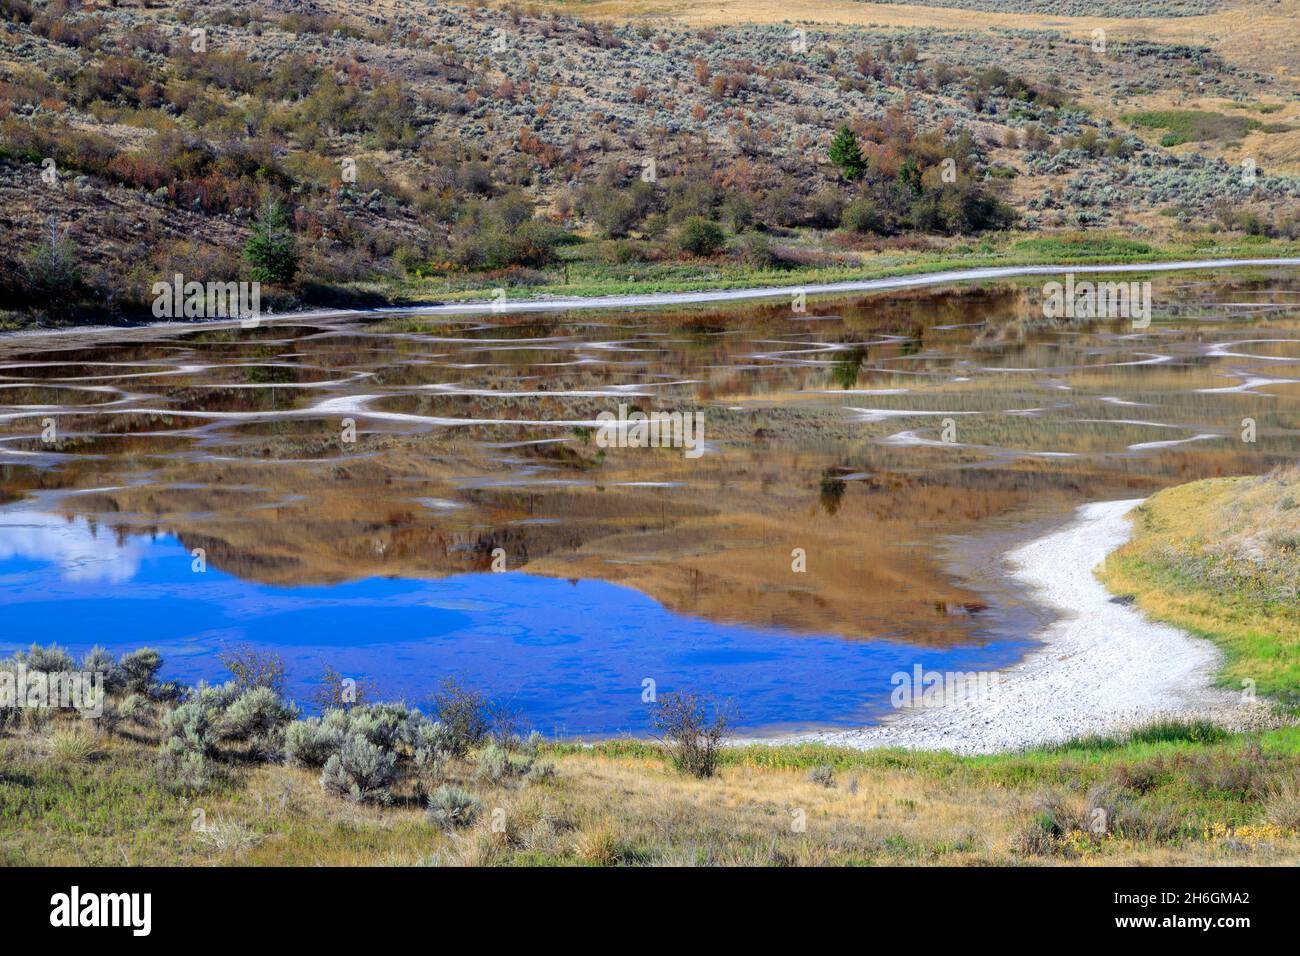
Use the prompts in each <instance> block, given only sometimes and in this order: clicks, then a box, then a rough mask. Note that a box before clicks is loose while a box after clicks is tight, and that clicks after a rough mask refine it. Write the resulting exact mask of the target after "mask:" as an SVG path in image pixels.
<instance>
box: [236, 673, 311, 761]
mask: <svg viewBox="0 0 1300 956" xmlns="http://www.w3.org/2000/svg"><path fill="white" fill-rule="evenodd" d="M296 716H297V711H295V710H294V708H293V707H292V706H290V705H289V704H287V703H285V701H283V700H281V699H280V697H279V695H278V694H276V692H275V691H273V690H271V689H270V688H269V687H261V686H259V687H254V688H253V689H252V690H247V691H245V692H244V693H242V694H240V695H239V696H238V697H237V698H235V700H234V701H233V702H232V703H231V704H230V706H229V707H228V708H227V709H226V712H225V714H224V715H223V717H222V719H221V736H222V737H223V738H224V739H226V740H246V741H249V742H251V743H252V744H253V745H254V747H255V748H256V749H257V750H259V751H261V752H262V753H267V754H269V753H274V752H275V751H278V750H279V749H281V748H282V747H283V745H284V728H285V725H286V724H288V723H289V722H290V721H292V720H293V719H294V717H296Z"/></svg>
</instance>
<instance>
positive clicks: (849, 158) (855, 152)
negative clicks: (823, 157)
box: [830, 123, 867, 179]
mask: <svg viewBox="0 0 1300 956" xmlns="http://www.w3.org/2000/svg"><path fill="white" fill-rule="evenodd" d="M830 158H831V162H832V163H834V164H835V165H836V166H838V167H839V168H840V172H841V173H842V174H843V175H844V178H845V179H857V178H858V177H859V176H861V175H862V174H863V173H864V172H866V169H867V162H866V160H864V159H863V158H862V150H861V148H859V146H858V137H857V136H856V135H854V133H853V130H851V129H849V127H848V124H847V123H846V124H843V125H841V126H840V128H839V129H838V130H837V131H836V133H835V138H834V139H833V140H831V150H830Z"/></svg>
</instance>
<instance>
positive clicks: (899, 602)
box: [0, 276, 1300, 643]
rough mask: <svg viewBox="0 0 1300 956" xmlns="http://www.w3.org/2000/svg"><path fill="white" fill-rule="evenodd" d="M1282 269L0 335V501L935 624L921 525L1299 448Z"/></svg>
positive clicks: (660, 592)
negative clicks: (674, 428)
mask: <svg viewBox="0 0 1300 956" xmlns="http://www.w3.org/2000/svg"><path fill="white" fill-rule="evenodd" d="M1293 285H1294V282H1293V280H1287V281H1286V282H1283V283H1281V285H1280V287H1279V283H1278V282H1276V281H1274V282H1271V283H1270V282H1265V281H1258V280H1256V281H1248V280H1245V279H1242V278H1239V277H1238V278H1234V279H1233V280H1232V281H1231V282H1230V283H1219V284H1210V283H1207V282H1205V281H1201V280H1195V279H1189V278H1187V277H1185V276H1184V277H1178V278H1176V279H1172V278H1165V279H1157V280H1156V283H1155V288H1154V295H1153V300H1154V302H1155V304H1156V312H1157V315H1156V319H1155V321H1154V322H1153V324H1152V326H1151V327H1150V328H1149V329H1145V330H1134V329H1132V328H1131V327H1128V326H1126V325H1125V324H1123V323H1063V322H1049V321H1046V320H1043V319H1042V318H1041V317H1040V315H1039V314H1036V309H1035V306H1034V294H1035V293H1036V287H1034V286H1028V285H1009V286H1001V287H998V288H994V289H986V290H969V289H968V290H962V291H959V292H954V293H950V294H922V293H915V294H908V295H899V296H892V297H889V298H878V299H865V300H861V301H858V302H855V303H852V304H847V305H845V304H837V305H834V306H831V305H826V306H818V305H812V306H810V308H809V311H808V313H806V314H802V315H800V314H792V313H791V312H790V311H789V310H788V309H787V308H785V307H784V306H783V305H769V306H753V305H750V306H746V307H745V309H744V310H743V311H742V310H731V311H728V312H718V311H696V312H690V313H668V314H621V315H613V316H606V317H603V318H596V317H592V316H586V315H583V316H578V317H575V318H566V317H563V316H554V317H550V316H548V317H544V318H537V317H510V318H505V317H502V318H500V319H495V320H493V321H490V322H488V321H482V320H479V319H472V320H471V319H466V320H464V321H449V320H447V319H438V320H436V321H426V320H421V319H419V318H412V317H401V318H391V319H387V320H384V321H379V322H375V321H348V320H331V321H329V322H308V321H302V322H300V323H295V324H287V325H280V324H275V325H270V326H264V327H262V328H259V329H256V330H251V331H246V330H240V329H231V330H224V329H221V330H218V329H196V330H181V331H175V332H171V331H168V332H160V331H157V330H139V331H135V332H130V333H124V334H121V333H119V334H117V335H116V336H115V337H114V340H113V341H112V343H111V344H97V343H95V342H94V341H93V337H92V336H91V335H90V334H86V335H76V336H66V337H60V338H52V339H49V340H44V341H39V342H38V341H33V340H28V341H19V340H11V341H9V342H7V343H5V345H4V347H3V351H2V352H0V365H3V367H2V368H0V376H3V377H2V378H0V403H2V404H0V498H2V499H3V500H12V499H20V498H24V497H26V498H36V499H39V500H40V501H41V502H42V503H43V505H44V507H45V508H46V510H51V509H54V510H59V511H62V512H63V513H65V514H68V515H75V516H78V517H79V518H81V519H83V520H86V521H90V522H94V523H96V524H97V525H98V526H99V527H100V528H101V531H102V530H103V529H104V528H115V529H131V530H137V531H139V530H144V531H147V530H151V529H156V530H164V531H168V532H171V533H174V534H176V535H177V536H178V537H179V538H180V539H181V540H182V541H183V542H184V544H185V545H186V547H187V548H194V547H202V548H204V549H206V552H207V557H208V560H209V562H211V563H212V564H213V565H214V566H216V567H219V568H221V569H222V570H224V571H227V572H229V573H233V574H236V575H238V576H240V577H244V578H249V579H253V580H257V581H261V582H267V583H277V584H307V583H321V582H336V581H343V580H351V579H355V578H359V577H365V576H375V575H394V576H397V575H400V576H442V575H447V574H452V573H458V572H463V571H467V570H485V569H487V568H488V566H489V564H490V561H491V554H492V551H493V549H495V548H501V549H503V550H504V552H505V554H506V562H507V566H508V567H509V568H510V569H512V570H526V571H529V572H532V573H537V574H544V575H550V576H556V577H570V578H602V579H605V580H609V581H613V582H618V583H623V584H628V585H632V586H634V587H637V588H638V589H640V590H642V591H644V592H646V593H648V594H650V595H652V596H653V597H655V598H656V599H657V600H659V601H661V602H662V603H664V604H665V605H667V606H668V607H669V608H671V609H673V610H675V611H679V612H685V613H690V614H696V615H704V616H707V617H709V618H712V619H716V620H728V621H737V622H744V623H750V624H779V625H783V626H787V627H790V628H794V629H797V630H805V631H810V632H820V633H826V632H836V633H841V634H845V635H849V636H877V637H879V636H899V637H906V638H908V639H910V640H915V641H923V642H932V643H948V642H952V641H954V640H960V639H965V638H969V637H970V636H971V633H972V629H973V628H974V627H975V626H976V625H977V624H978V622H979V619H980V613H981V612H980V610H979V608H980V606H981V600H982V599H981V596H980V595H979V594H978V593H975V592H973V591H970V590H967V589H965V588H962V587H961V586H959V584H958V583H957V582H955V581H954V580H952V579H950V577H949V576H947V575H946V574H945V573H944V572H943V570H942V568H941V566H940V564H941V561H940V557H939V552H938V550H937V546H938V544H939V542H940V540H941V539H943V538H944V537H946V536H949V535H953V534H962V533H971V532H978V531H980V530H981V529H983V528H985V527H987V526H988V525H989V523H990V520H991V519H995V518H1001V517H1003V516H1007V515H1009V514H1013V513H1018V512H1022V511H1025V510H1026V509H1031V510H1035V511H1039V512H1042V513H1053V512H1055V513H1059V512H1061V511H1063V510H1064V509H1066V508H1067V507H1069V506H1070V505H1072V504H1074V503H1077V502H1081V501H1084V500H1095V499H1098V498H1105V497H1116V496H1125V497H1133V496H1137V495H1141V494H1146V493H1148V492H1150V491H1151V490H1154V489H1156V488H1158V487H1162V486H1165V485H1168V484H1172V483H1176V482H1182V481H1186V480H1191V479H1193V478H1197V477H1202V476H1209V475H1218V474H1234V473H1244V472H1256V471H1260V470H1263V469H1266V468H1267V467H1269V466H1270V465H1271V464H1274V463H1277V462H1279V461H1284V460H1293V459H1294V458H1295V456H1296V451H1297V432H1298V431H1300V415H1298V414H1297V408H1298V406H1297V399H1300V390H1298V388H1297V382H1295V381H1293V380H1300V347H1297V343H1298V342H1300V321H1298V319H1297V314H1296V310H1295V309H1293V308H1287V307H1286V305H1287V303H1290V302H1294V301H1295V296H1294V295H1293V294H1291V293H1290V292H1288V291H1286V289H1288V288H1290V287H1291V286H1293ZM1279 305H1280V306H1282V308H1279ZM1162 315H1164V316H1166V317H1167V316H1170V315H1175V316H1176V321H1174V322H1172V323H1171V322H1169V321H1164V320H1162ZM619 403H627V404H629V405H630V406H633V407H639V408H642V409H645V410H650V409H669V410H674V409H675V410H682V411H686V410H691V409H695V408H697V407H698V408H703V409H704V412H705V438H706V440H707V441H708V442H709V446H710V451H709V453H707V454H705V455H704V456H703V457H702V458H699V459H697V460H688V459H685V458H683V456H682V454H681V452H680V450H671V449H653V450H652V449H601V448H598V447H597V446H596V443H595V442H594V441H593V440H592V435H591V433H590V431H589V430H588V427H587V426H588V425H589V423H590V422H592V420H594V419H595V417H596V416H597V415H598V414H599V413H601V412H603V411H612V410H614V409H616V408H617V406H618V404H619ZM51 417H52V418H54V419H55V420H56V421H57V427H58V440H57V441H56V442H54V443H45V442H42V441H41V437H40V434H41V428H42V422H43V420H44V419H46V418H51ZM1245 417H1250V418H1253V419H1254V420H1255V422H1256V426H1257V428H1258V432H1259V440H1258V442H1256V443H1255V444H1247V443H1244V442H1242V441H1241V440H1240V435H1239V433H1240V430H1241V421H1242V419H1243V418H1245ZM348 418H351V419H353V420H354V421H355V422H356V427H357V432H358V436H357V441H356V442H355V443H354V444H349V443H345V442H343V441H341V438H340V436H341V431H342V428H343V421H344V419H348ZM945 421H947V422H951V423H952V428H953V432H954V434H953V436H952V437H953V438H954V440H953V441H951V442H946V441H944V440H943V431H944V424H945ZM795 548H802V549H803V550H804V552H805V553H806V554H807V566H808V573H806V574H795V573H792V571H791V560H792V559H791V552H792V551H793V549H795Z"/></svg>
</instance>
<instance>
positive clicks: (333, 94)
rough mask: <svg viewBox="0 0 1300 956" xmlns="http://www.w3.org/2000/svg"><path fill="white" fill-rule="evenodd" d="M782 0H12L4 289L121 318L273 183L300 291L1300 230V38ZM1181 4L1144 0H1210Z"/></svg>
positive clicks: (375, 290) (288, 288) (702, 274)
mask: <svg viewBox="0 0 1300 956" xmlns="http://www.w3.org/2000/svg"><path fill="white" fill-rule="evenodd" d="M752 6H753V9H752V10H751V9H750V5H745V4H739V5H732V6H731V7H728V8H727V9H728V10H729V11H730V12H729V13H728V16H730V17H732V18H733V19H734V20H736V21H738V22H743V21H745V20H753V21H757V22H755V23H753V24H749V25H734V26H717V25H714V24H713V23H707V24H700V23H699V22H698V21H700V20H702V19H710V20H713V19H716V17H707V18H706V17H704V15H703V14H699V13H695V12H692V11H691V10H689V9H687V8H682V9H680V10H673V9H671V8H669V9H667V10H662V11H657V12H653V13H651V12H646V13H642V12H640V10H639V8H638V7H637V5H635V4H613V3H604V4H601V3H597V4H589V5H588V4H571V5H566V4H538V5H531V6H524V7H509V8H501V9H498V8H493V7H486V6H470V7H458V6H443V5H435V4H430V3H423V2H397V3H385V4H380V5H371V6H368V7H367V11H368V12H366V13H364V14H363V13H359V12H358V11H357V10H356V9H355V8H354V7H352V6H350V5H346V4H342V3H338V2H336V0H325V2H319V3H310V4H300V3H291V2H287V0H265V2H255V3H245V2H233V3H229V4H223V5H218V6H207V5H188V4H179V5H168V6H167V7H157V6H152V5H149V4H127V3H123V4H117V5H109V4H107V3H77V2H75V0H50V2H32V0H0V30H2V31H3V32H0V38H2V39H0V205H2V206H3V209H4V213H3V215H2V216H0V235H3V237H4V239H5V242H4V243H3V248H2V249H0V256H3V257H4V262H3V274H4V276H5V280H4V281H5V286H6V287H5V288H4V289H3V290H0V296H2V298H0V304H2V305H4V306H6V307H8V309H9V310H11V312H12V313H13V314H14V315H15V316H17V318H11V320H10V321H11V323H12V322H14V321H17V322H18V323H19V324H22V323H24V322H27V321H31V320H32V319H43V320H49V319H56V320H57V319H67V318H85V317H87V316H91V315H93V316H94V317H96V318H98V319H101V320H102V319H103V318H106V317H112V315H114V314H126V315H133V314H140V313H142V312H143V313H144V314H146V315H147V312H148V307H149V305H150V301H151V298H152V296H151V292H150V290H151V287H152V285H153V283H154V282H156V281H158V280H159V279H161V278H170V277H171V276H172V275H174V274H175V273H178V272H179V273H182V274H183V275H185V276H186V277H187V278H188V277H193V278H196V279H199V280H200V281H209V280H217V281H225V280H229V279H241V278H242V279H248V278H250V277H253V276H252V275H251V273H250V269H249V263H248V262H247V261H245V260H244V257H243V256H242V250H243V248H244V245H245V243H246V241H247V239H248V236H249V235H250V229H251V227H252V224H253V221H254V218H255V217H256V216H257V215H258V213H259V210H264V209H265V207H266V205H267V204H268V202H270V201H272V200H279V201H280V202H282V203H283V204H284V205H285V207H286V208H287V209H288V210H290V212H291V219H290V221H289V228H290V230H291V233H292V242H293V244H294V246H295V247H296V252H297V257H298V259H299V262H298V268H297V269H296V271H294V272H293V273H292V274H286V275H285V276H284V277H281V278H280V280H279V281H278V285H277V287H276V288H273V289H268V290H267V295H268V296H269V299H270V301H271V303H272V304H275V305H278V306H280V307H285V306H292V305H294V304H299V303H304V302H307V303H322V302H367V301H378V300H379V299H393V298H405V299H413V300H428V299H433V298H439V297H444V296H446V295H448V294H456V293H459V292H461V291H463V290H466V289H470V290H472V289H487V290H491V289H495V288H515V287H526V286H529V285H537V284H540V283H545V284H547V285H549V286H557V287H560V288H564V287H577V288H579V289H581V287H582V286H583V283H584V281H589V280H591V279H592V277H593V276H594V277H598V278H601V279H611V278H613V277H621V278H624V279H626V280H627V281H629V282H630V283H632V284H638V283H649V282H653V283H657V284H658V285H659V286H661V287H662V286H670V287H671V286H672V285H674V284H676V283H681V282H689V281H709V279H710V277H711V276H712V277H716V276H718V275H719V274H721V273H725V272H726V270H727V269H729V268H731V269H736V268H739V269H741V270H773V269H775V270H789V271H794V272H797V271H799V270H809V269H836V270H840V271H846V270H847V271H850V272H851V271H852V270H854V269H855V268H860V267H861V266H862V265H863V264H864V263H865V262H867V261H869V260H870V258H871V257H872V256H873V255H874V256H878V255H880V254H881V253H900V252H904V253H912V254H918V255H920V256H922V257H924V256H927V255H932V256H934V257H941V256H943V255H950V254H953V253H954V252H956V253H961V252H962V251H963V250H964V251H969V250H970V246H969V244H968V241H969V237H972V236H981V235H982V236H984V237H986V238H985V242H984V245H983V246H982V248H983V249H984V250H985V251H992V250H997V249H1000V248H1004V247H1005V245H1006V240H1007V238H1008V237H1011V238H1015V237H1021V238H1023V237H1024V236H1027V235H1028V236H1033V235H1041V234H1044V233H1046V234H1053V233H1058V232H1062V231H1077V230H1085V231H1095V230H1103V231H1110V232H1116V231H1122V232H1123V234H1124V235H1125V236H1126V237H1128V238H1129V239H1130V240H1133V239H1138V240H1143V241H1148V242H1151V243H1155V244H1157V245H1158V244H1161V243H1168V242H1173V241H1182V242H1185V243H1190V244H1193V245H1199V246H1201V247H1213V246H1215V245H1218V244H1222V243H1224V242H1230V241H1235V240H1240V239H1241V238H1242V237H1247V238H1249V237H1255V238H1257V239H1263V238H1266V237H1272V238H1275V239H1283V240H1285V239H1287V238H1290V239H1294V238H1295V237H1296V236H1297V234H1298V231H1300V225H1298V224H1300V219H1298V218H1297V208H1298V207H1300V179H1297V177H1296V173H1297V171H1298V170H1300V154H1298V152H1297V144H1298V143H1300V132H1297V125H1298V124H1297V122H1296V120H1297V118H1298V117H1300V103H1298V102H1297V100H1296V90H1295V86H1294V84H1293V82H1292V80H1291V78H1290V77H1289V75H1287V74H1286V73H1285V61H1286V57H1285V56H1279V57H1278V58H1277V62H1276V63H1275V64H1263V65H1261V64H1260V62H1259V58H1258V56H1254V57H1248V58H1247V57H1241V56H1238V55H1237V52H1236V48H1235V47H1233V45H1232V44H1231V43H1227V42H1219V41H1215V40H1211V39H1210V37H1209V36H1208V35H1207V36H1206V37H1205V38H1204V40H1203V41H1202V42H1193V40H1192V39H1191V38H1184V39H1177V40H1175V39H1167V38H1163V37H1162V38H1161V39H1159V40H1156V39H1147V38H1145V37H1146V36H1149V35H1150V31H1146V32H1144V31H1143V30H1142V29H1139V27H1141V25H1142V23H1146V22H1147V21H1129V20H1116V21H1114V22H1113V24H1112V27H1113V29H1111V30H1110V31H1109V32H1107V33H1106V35H1105V36H1104V38H1102V42H1100V43H1099V42H1098V39H1097V38H1096V37H1094V36H1093V35H1092V34H1091V32H1090V29H1095V27H1094V28H1089V27H1088V24H1090V23H1092V22H1093V20H1092V19H1088V20H1080V21H1078V22H1077V23H1076V22H1072V21H1069V20H1061V19H1059V18H1057V19H1054V20H1052V21H1051V22H1050V25H1049V24H1048V23H1047V22H1045V21H1042V20H1041V17H1040V18H1038V19H1033V18H1028V19H1027V18H1026V17H1025V15H1022V14H1012V15H1008V16H1010V17H1011V19H1008V20H1006V21H1005V23H1004V22H1003V21H1002V20H1000V19H998V18H999V17H1002V16H1003V14H1001V13H996V14H989V13H985V12H984V10H983V9H981V8H980V7H981V5H979V4H973V3H966V4H963V6H965V7H974V8H975V9H974V10H966V11H958V13H959V14H963V13H964V14H978V17H975V18H974V19H973V18H972V16H969V15H959V16H955V17H953V16H949V14H952V13H953V11H950V10H941V9H939V8H927V7H908V6H898V5H869V4H856V3H850V4H843V3H840V4H831V5H827V7H826V11H825V15H824V17H823V20H822V21H821V22H816V23H813V22H805V21H802V20H801V21H799V22H797V23H795V22H787V23H776V22H770V21H771V17H770V15H769V12H765V11H766V8H763V5H761V4H757V5H752ZM994 6H996V7H998V8H999V9H1001V8H1004V7H1008V6H1016V5H1015V4H1009V5H1008V4H996V5H994ZM1032 6H1033V5H1032V4H1029V5H1028V7H1027V8H1029V7H1032ZM1181 6H1182V5H1179V4H1172V5H1171V4H1159V3H1156V4H1149V5H1147V6H1146V7H1144V8H1143V11H1144V12H1146V13H1147V16H1148V17H1153V18H1155V19H1156V20H1159V21H1161V22H1164V23H1167V24H1172V25H1178V24H1183V25H1186V24H1189V23H1190V24H1194V23H1199V22H1200V21H1202V20H1205V19H1206V17H1205V16H1192V17H1186V16H1182V15H1181V14H1182V13H1185V12H1187V11H1186V10H1182V9H1181ZM1193 6H1194V7H1195V9H1197V10H1200V9H1201V8H1202V7H1207V8H1208V7H1210V6H1213V5H1211V4H1200V5H1193ZM1260 6H1261V7H1264V8H1267V9H1268V11H1269V12H1268V16H1274V15H1275V14H1274V12H1273V6H1272V5H1269V4H1260ZM845 7H851V8H854V9H855V10H856V9H857V8H862V9H863V10H864V11H869V13H863V14H862V16H863V17H868V21H867V25H865V26H863V25H858V24H857V22H856V21H855V20H854V18H852V17H844V16H842V15H841V14H842V13H843V11H844V8H845ZM1166 7H1168V8H1169V11H1168V13H1167V14H1166V12H1165V8H1166ZM569 8H572V9H574V10H590V13H588V14H585V15H586V16H589V17H597V16H599V17H603V19H580V18H577V17H573V16H570V15H569V14H568V13H566V12H565V11H566V10H567V9H569ZM1175 8H1178V9H1175ZM1035 9H1036V8H1035ZM1215 9H1217V8H1215ZM927 10H928V11H929V12H928V13H926V12H925V11H927ZM917 11H921V12H920V13H918V12H917ZM1031 12H1032V11H1031ZM904 14H905V16H904ZM900 17H901V18H902V19H901V20H900ZM927 17H928V18H929V21H928V22H923V21H926V18H927ZM990 18H992V19H990ZM1017 18H1019V19H1017ZM859 19H860V18H859ZM846 21H848V22H846ZM938 23H947V24H952V26H951V27H948V26H945V27H940V26H936V25H935V24H938ZM871 24H875V25H874V26H872V25H871ZM1135 25H1136V26H1135ZM1103 29H1104V28H1103ZM1171 29H1173V27H1171ZM1177 29H1185V26H1184V27H1178V28H1177ZM1232 36H1235V34H1232ZM1248 61H1249V62H1248ZM842 128H847V129H848V130H849V131H851V133H852V138H853V139H854V140H855V141H856V149H857V158H856V159H855V158H853V157H852V156H850V157H849V160H848V161H845V159H844V156H843V155H842V154H841V155H840V157H839V159H840V161H839V162H836V161H834V160H833V159H832V154H833V150H832V148H831V147H832V143H833V141H834V139H835V137H836V135H837V131H840V130H841V129H842ZM47 161H49V162H47ZM1248 162H1249V163H1251V164H1253V166H1247V165H1243V164H1247V163H1248ZM1103 234H1104V233H1103ZM42 247H44V252H43V254H42Z"/></svg>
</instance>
